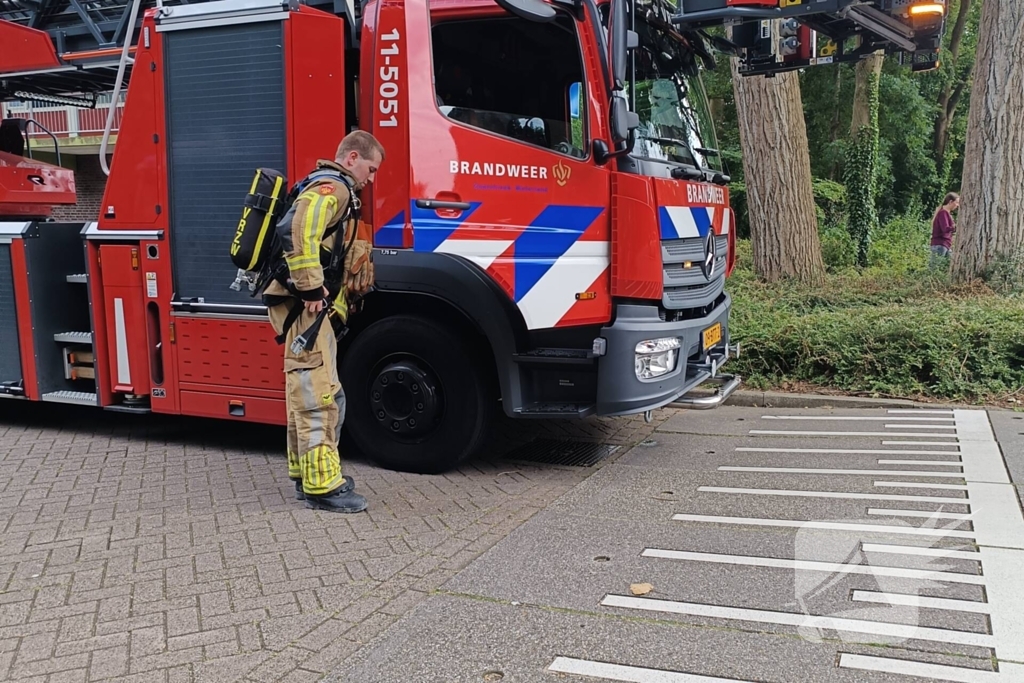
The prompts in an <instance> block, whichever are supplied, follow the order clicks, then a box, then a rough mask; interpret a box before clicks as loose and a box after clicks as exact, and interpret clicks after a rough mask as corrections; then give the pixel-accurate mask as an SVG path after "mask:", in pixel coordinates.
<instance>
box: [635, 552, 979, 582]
mask: <svg viewBox="0 0 1024 683" xmlns="http://www.w3.org/2000/svg"><path fill="white" fill-rule="evenodd" d="M640 556H641V557H661V558H664V559H666V560H689V561H691V562H714V563H717V564H735V565H742V566H746V567H772V568H775V569H793V570H796V571H800V570H803V571H811V572H830V573H833V574H867V575H868V576H895V577H897V578H901V579H920V580H922V581H946V582H948V583H968V584H971V585H972V586H984V585H985V577H984V576H981V575H979V574H962V573H958V572H942V571H932V570H928V569H912V568H907V567H882V566H875V565H870V564H845V563H842V562H820V561H818V560H790V559H786V558H781V557H757V556H751V555H722V554H720V553H695V552H691V551H688V550H664V549H662V548H644V551H643V552H642V553H640Z"/></svg>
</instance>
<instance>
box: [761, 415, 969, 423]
mask: <svg viewBox="0 0 1024 683" xmlns="http://www.w3.org/2000/svg"><path fill="white" fill-rule="evenodd" d="M761 419H762V420H848V421H856V422H877V421H879V420H907V421H908V422H952V421H953V420H954V418H953V416H952V415H951V416H949V417H886V416H881V417H865V416H861V415H857V416H851V415H762V416H761Z"/></svg>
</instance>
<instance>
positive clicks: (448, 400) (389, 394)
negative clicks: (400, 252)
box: [340, 315, 492, 473]
mask: <svg viewBox="0 0 1024 683" xmlns="http://www.w3.org/2000/svg"><path fill="white" fill-rule="evenodd" d="M472 351H473V349H470V348H469V347H468V346H467V345H466V343H465V342H463V341H462V340H461V339H460V338H459V337H458V336H457V335H455V334H453V333H452V332H451V331H449V330H448V329H446V328H444V327H442V326H441V325H439V324H437V323H435V322H433V321H430V320H427V319H424V318H419V317H415V316H409V315H396V316H391V317H387V318H384V319H383V320H379V321H377V322H375V323H373V324H372V325H370V326H369V327H367V328H366V329H365V330H362V331H361V332H359V333H358V334H357V335H356V338H355V339H353V340H352V343H351V345H350V346H349V347H348V349H347V350H346V351H345V352H344V353H343V355H342V358H341V359H340V370H341V382H342V385H343V387H344V389H345V396H346V416H345V423H344V429H345V432H346V433H347V434H348V437H349V439H350V440H351V442H352V444H353V445H354V446H355V447H356V448H357V449H358V450H359V451H360V452H361V453H362V454H363V455H364V456H366V457H367V458H369V459H370V460H373V461H374V462H376V463H377V464H379V465H381V466H383V467H386V468H388V469H393V470H399V471H403V472H417V473H438V472H444V471H447V470H450V469H452V468H454V467H456V466H457V465H458V464H459V463H461V462H463V461H464V460H466V459H467V458H470V457H472V456H473V455H474V454H475V453H476V452H477V450H478V449H479V448H480V446H481V445H482V444H483V442H484V440H485V439H486V437H487V429H488V426H489V422H490V415H491V413H492V410H491V409H490V408H489V406H488V403H487V390H486V386H487V384H486V382H485V381H484V377H483V375H482V371H481V363H480V362H478V361H477V360H476V357H475V355H474V354H473V353H472Z"/></svg>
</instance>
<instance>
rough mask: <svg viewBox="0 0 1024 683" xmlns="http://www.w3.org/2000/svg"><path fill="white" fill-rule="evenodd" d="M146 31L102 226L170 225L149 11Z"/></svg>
mask: <svg viewBox="0 0 1024 683" xmlns="http://www.w3.org/2000/svg"><path fill="white" fill-rule="evenodd" d="M142 31H143V33H142V35H143V38H142V39H141V40H140V42H139V50H138V52H137V53H136V55H135V64H134V66H133V67H132V76H131V82H130V83H129V85H128V96H127V100H126V104H125V108H124V118H123V119H122V120H121V128H120V130H119V131H118V133H117V145H116V146H115V149H114V158H113V161H112V162H111V166H110V177H109V178H108V179H107V186H106V191H105V192H104V193H103V203H102V204H101V205H100V215H99V227H100V228H101V229H105V230H106V229H113V230H116V229H119V228H121V229H127V230H140V229H143V230H153V229H159V228H163V229H166V228H167V155H166V152H165V149H166V145H165V142H166V141H165V139H164V138H165V131H164V129H165V126H164V97H163V79H164V70H163V53H162V49H161V45H162V42H161V38H160V34H158V33H157V32H156V30H155V29H154V28H153V20H152V18H150V17H149V16H147V17H146V19H145V21H144V22H143V25H142ZM147 35H148V36H149V37H148V42H149V45H150V47H146V41H147V38H146V37H145V36H147Z"/></svg>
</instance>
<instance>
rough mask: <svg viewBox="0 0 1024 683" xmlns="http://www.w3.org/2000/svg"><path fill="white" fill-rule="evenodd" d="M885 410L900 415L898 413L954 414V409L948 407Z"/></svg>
mask: <svg viewBox="0 0 1024 683" xmlns="http://www.w3.org/2000/svg"><path fill="white" fill-rule="evenodd" d="M885 412H887V413H892V414H893V415H898V414H901V413H903V414H906V413H912V414H914V415H952V414H953V411H952V410H948V409H947V410H924V409H918V408H893V409H891V410H887V411H885Z"/></svg>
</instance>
